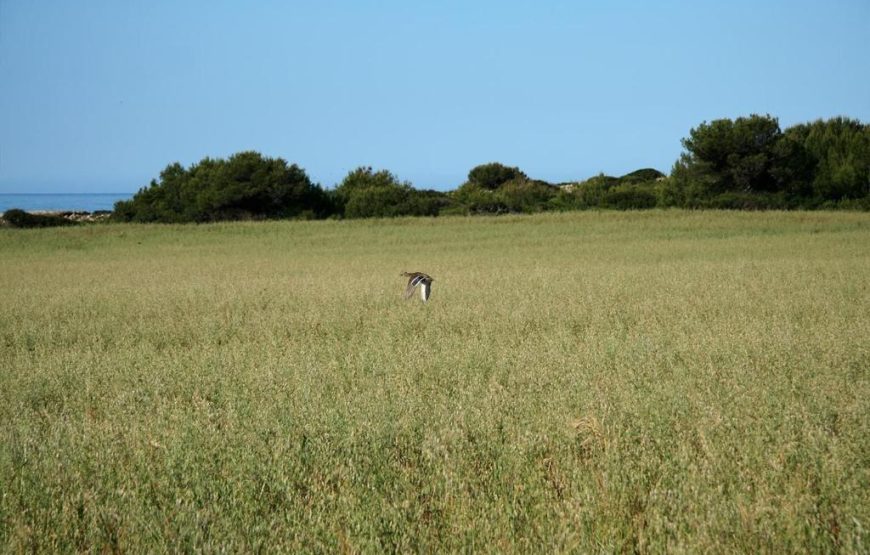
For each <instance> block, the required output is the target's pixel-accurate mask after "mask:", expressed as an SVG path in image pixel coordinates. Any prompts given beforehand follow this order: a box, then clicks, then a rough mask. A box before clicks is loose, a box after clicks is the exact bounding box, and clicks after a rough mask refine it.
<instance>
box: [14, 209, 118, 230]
mask: <svg viewBox="0 0 870 555" xmlns="http://www.w3.org/2000/svg"><path fill="white" fill-rule="evenodd" d="M111 217H112V211H111V210H94V211H92V212H89V211H87V210H20V209H16V208H12V209H9V210H6V211H5V212H2V213H0V227H54V226H63V225H75V224H88V223H97V222H105V221H108V220H109V218H111Z"/></svg>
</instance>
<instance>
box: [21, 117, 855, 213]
mask: <svg viewBox="0 0 870 555" xmlns="http://www.w3.org/2000/svg"><path fill="white" fill-rule="evenodd" d="M682 145H683V147H684V150H683V152H682V154H681V155H680V158H679V159H678V160H677V161H676V162H675V163H674V165H673V167H672V168H671V172H670V174H669V175H665V174H664V173H662V172H660V171H658V170H655V169H652V168H645V169H641V170H637V171H634V172H631V173H629V174H627V175H623V176H621V177H614V176H608V175H604V174H599V175H597V176H594V177H591V178H589V179H585V180H582V181H577V182H571V183H559V184H553V183H547V182H546V181H542V180H539V179H534V178H531V177H529V176H528V175H526V174H525V173H524V172H523V171H522V170H520V169H519V168H517V167H512V166H508V165H504V164H501V163H499V162H491V163H486V164H482V165H479V166H476V167H474V168H472V169H471V171H469V173H468V178H467V179H466V181H465V182H464V183H462V184H461V185H459V186H458V187H457V188H456V189H454V190H452V191H447V192H444V191H435V190H420V189H416V188H414V187H413V186H412V184H411V183H409V182H408V181H402V180H400V179H399V178H398V177H397V176H396V175H394V174H393V173H391V172H390V171H388V170H384V169H382V170H374V169H372V168H371V167H359V168H356V169H354V170H353V171H351V172H349V173H348V174H347V175H346V176H345V177H344V179H343V180H342V181H341V182H340V183H338V184H336V186H334V187H332V188H329V189H326V188H323V187H321V186H320V185H319V184H316V183H313V182H312V181H311V179H310V178H309V177H308V175H307V174H306V173H305V171H304V170H303V169H302V168H300V167H299V166H298V165H296V164H289V163H288V162H287V161H285V160H283V159H282V158H269V157H266V156H263V155H262V154H260V153H258V152H253V151H247V152H240V153H237V154H234V155H232V156H230V157H228V158H226V159H214V158H205V159H203V160H201V161H200V162H198V163H196V164H193V165H192V166H190V167H187V168H185V167H183V166H182V165H181V164H178V163H173V164H170V165H168V166H167V167H166V168H165V169H164V170H163V171H162V172H160V175H159V178H158V179H155V180H152V181H151V183H150V185H148V186H147V187H143V188H142V189H140V190H139V191H138V192H137V193H136V194H135V195H134V196H133V198H132V199H130V200H126V201H121V202H118V203H116V204H115V207H114V211H113V215H112V218H113V219H114V220H117V221H128V222H167V223H172V222H210V221H219V220H237V219H276V218H302V219H320V218H372V217H394V216H437V215H448V214H463V215H474V214H505V213H532V212H542V211H559V210H583V209H596V208H605V209H618V210H640V209H648V208H666V207H679V208H714V209H750V210H751V209H756V210H757V209H819V208H821V209H837V208H846V209H859V210H870V125H867V124H863V123H861V122H860V121H858V120H854V119H849V118H844V117H836V118H832V119H827V120H821V119H820V120H817V121H814V122H811V123H802V124H798V125H794V126H792V127H789V128H787V129H785V130H783V129H781V128H780V125H779V121H778V120H777V118H775V117H772V116H770V115H763V116H762V115H757V114H753V115H750V116H748V117H740V118H737V119H734V120H732V119H718V120H714V121H711V122H709V123H708V122H704V123H702V124H700V125H699V126H697V127H695V128H693V129H691V130H690V131H689V136H688V137H686V138H684V139H683V140H682ZM14 215H15V216H16V218H13V219H14V220H15V221H16V222H17V221H19V220H20V221H21V222H25V220H26V221H30V220H28V219H27V218H26V217H20V215H19V214H17V213H15V214H14ZM9 220H10V219H9V218H7V221H9ZM25 223H26V222H25ZM31 223H32V222H31ZM13 225H15V224H13ZM46 225H50V224H46Z"/></svg>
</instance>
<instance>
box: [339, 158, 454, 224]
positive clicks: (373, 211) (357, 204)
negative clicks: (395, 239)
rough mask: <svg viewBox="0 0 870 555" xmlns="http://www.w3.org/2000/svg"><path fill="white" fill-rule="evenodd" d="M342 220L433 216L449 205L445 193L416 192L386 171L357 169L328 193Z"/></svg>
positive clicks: (365, 168)
mask: <svg viewBox="0 0 870 555" xmlns="http://www.w3.org/2000/svg"><path fill="white" fill-rule="evenodd" d="M331 195H332V197H333V198H334V199H335V203H336V206H337V207H338V211H339V212H340V213H341V214H343V215H344V217H346V218H389V217H396V216H437V215H438V213H439V211H440V210H441V208H443V207H446V206H447V205H448V204H449V199H448V198H447V195H446V194H445V193H440V192H438V191H418V190H416V189H414V188H413V187H411V184H410V183H408V182H403V181H399V179H398V178H397V177H396V176H395V175H393V174H392V173H390V172H389V171H387V170H380V171H377V172H375V171H373V170H372V168H370V167H359V168H357V169H355V170H353V171H351V172H350V173H348V174H347V176H346V177H345V178H344V179H343V180H342V182H341V183H340V184H339V185H338V187H336V188H335V190H334V191H332V192H331Z"/></svg>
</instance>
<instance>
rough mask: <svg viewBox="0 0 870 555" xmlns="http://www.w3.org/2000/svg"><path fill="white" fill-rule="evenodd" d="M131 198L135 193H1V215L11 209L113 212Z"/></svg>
mask: <svg viewBox="0 0 870 555" xmlns="http://www.w3.org/2000/svg"><path fill="white" fill-rule="evenodd" d="M131 198H133V193H0V213H2V212H5V211H7V210H9V209H10V208H20V209H22V210H27V211H36V210H57V211H74V212H95V211H97V210H112V208H114V206H115V203H116V202H117V201H119V200H128V199H131Z"/></svg>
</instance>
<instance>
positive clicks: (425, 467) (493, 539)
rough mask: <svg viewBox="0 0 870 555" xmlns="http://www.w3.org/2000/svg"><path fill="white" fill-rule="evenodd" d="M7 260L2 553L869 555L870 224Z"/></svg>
mask: <svg viewBox="0 0 870 555" xmlns="http://www.w3.org/2000/svg"><path fill="white" fill-rule="evenodd" d="M0 257H2V262H0V495H2V498H0V543H2V545H3V546H4V550H5V551H12V552H18V551H30V550H36V551H79V550H85V551H87V550H94V551H96V550H120V551H130V552H161V551H188V550H196V551H220V550H226V551H232V552H238V551H253V550H258V549H260V550H266V551H277V550H281V551H314V552H319V551H324V552H327V551H328V552H332V551H343V552H356V551H362V552H380V551H402V552H408V551H423V552H433V551H483V552H504V551H522V552H553V551H562V552H566V551H573V552H653V553H659V552H664V551H668V552H714V553H723V552H747V553H760V552H768V553H782V552H836V551H842V552H847V553H849V552H852V553H861V552H863V553H866V552H867V551H868V549H870V215H868V214H860V213H717V212H679V211H674V212H657V211H652V212H644V213H607V212H588V213H571V214H550V215H538V216H525V217H499V218H456V219H454V218H443V219H434V220H430V219H401V220H394V221H344V222H336V221H325V222H259V223H233V224H216V225H202V226H138V225H93V226H87V227H80V228H75V229H50V230H32V231H26V230H9V229H0ZM402 270H420V271H424V272H427V273H430V274H431V275H433V276H434V277H435V280H436V281H435V283H434V287H433V294H432V299H431V300H430V302H429V303H428V304H426V305H424V304H422V303H421V302H420V301H419V299H418V297H416V296H415V297H414V300H413V301H407V302H406V301H403V300H402V299H401V292H402V290H403V288H404V285H405V283H404V280H403V278H401V277H400V276H399V272H401V271H402Z"/></svg>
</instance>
